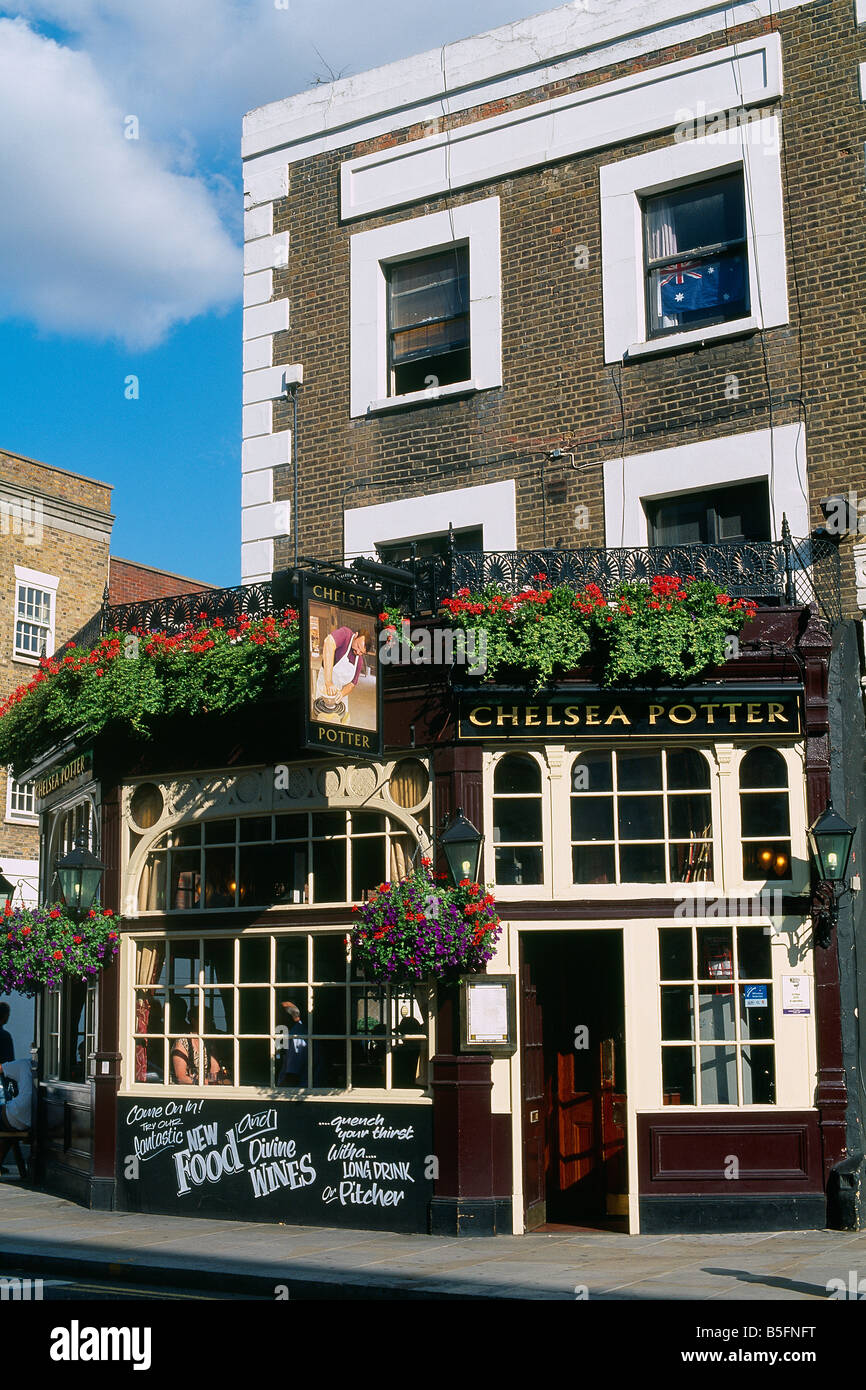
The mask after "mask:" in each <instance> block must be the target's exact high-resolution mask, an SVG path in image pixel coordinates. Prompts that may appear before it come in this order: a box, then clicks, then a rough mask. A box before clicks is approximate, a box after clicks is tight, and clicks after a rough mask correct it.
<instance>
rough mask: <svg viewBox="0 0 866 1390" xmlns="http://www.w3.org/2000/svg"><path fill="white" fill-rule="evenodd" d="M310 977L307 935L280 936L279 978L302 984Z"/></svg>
mask: <svg viewBox="0 0 866 1390" xmlns="http://www.w3.org/2000/svg"><path fill="white" fill-rule="evenodd" d="M308 978H309V976H308V974H307V938H306V936H278V937H277V979H278V980H279V981H285V982H286V983H288V984H295V983H297V984H302V983H305V982H306V981H307V979H308ZM295 1002H296V1003H297V1002H298V1001H297V1000H296V1001H295Z"/></svg>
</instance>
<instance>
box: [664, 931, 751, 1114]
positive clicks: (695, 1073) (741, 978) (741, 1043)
mask: <svg viewBox="0 0 866 1390" xmlns="http://www.w3.org/2000/svg"><path fill="white" fill-rule="evenodd" d="M659 957H660V966H661V1036H662V1100H663V1102H664V1104H665V1105H772V1104H774V1103H775V1100H776V1062H775V1046H774V1042H773V984H772V971H771V966H770V938H769V936H768V934H767V933H766V932H765V931H764V929H763V928H762V927H757V926H748V927H730V926H716V925H712V926H688V927H661V928H659Z"/></svg>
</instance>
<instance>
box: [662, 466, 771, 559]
mask: <svg viewBox="0 0 866 1390" xmlns="http://www.w3.org/2000/svg"><path fill="white" fill-rule="evenodd" d="M644 508H645V511H646V517H647V539H648V541H649V544H650V545H689V544H693V543H694V544H703V545H713V544H715V543H716V542H717V541H768V540H769V539H770V500H769V489H768V486H767V481H766V479H762V480H761V481H759V482H751V483H739V484H737V485H736V486H734V487H718V488H708V489H706V490H704V491H701V492H685V493H679V494H678V495H677V496H675V497H659V498H654V499H652V500H647V501H646V502H645V503H644Z"/></svg>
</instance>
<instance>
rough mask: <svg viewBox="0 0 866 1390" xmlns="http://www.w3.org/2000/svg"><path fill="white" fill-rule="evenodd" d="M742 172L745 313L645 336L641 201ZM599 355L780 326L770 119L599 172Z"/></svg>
mask: <svg viewBox="0 0 866 1390" xmlns="http://www.w3.org/2000/svg"><path fill="white" fill-rule="evenodd" d="M740 170H741V171H742V173H743V183H744V192H745V201H746V246H747V254H748V261H749V300H750V304H751V312H750V314H749V315H748V316H747V317H745V318H739V319H732V320H730V321H729V322H727V323H717V324H711V325H709V326H707V327H704V328H695V329H686V330H682V331H678V332H672V333H669V334H664V335H663V336H661V337H657V338H649V336H648V327H647V313H646V290H645V276H644V232H643V211H642V207H641V199H642V198H645V197H647V196H649V195H650V194H655V193H664V192H666V191H668V190H670V189H674V188H682V187H685V186H687V185H688V184H690V183H701V182H705V181H706V180H707V179H709V178H711V177H712V176H713V175H720V174H726V173H736V172H737V171H740ZM599 177H600V192H601V245H602V284H603V291H604V357H605V361H606V362H621V361H623V359H629V358H635V357H645V356H650V355H653V354H655V353H661V352H667V351H670V350H671V349H674V348H686V347H694V346H696V345H700V344H703V343H705V342H710V341H712V340H714V339H720V338H722V339H724V338H733V337H738V336H741V335H743V334H747V333H754V332H757V331H758V330H760V329H763V328H777V327H779V326H780V325H781V324H786V323H787V322H788V291H787V270H786V260H785V230H784V212H783V201H782V171H781V159H780V145H779V125H778V121H777V119H776V117H775V116H766V117H764V118H763V119H761V120H755V121H750V122H749V124H747V125H731V126H729V127H728V128H726V129H725V130H724V131H722V132H719V133H718V134H713V135H707V136H704V137H702V138H694V139H688V138H686V139H682V140H675V142H674V143H673V144H670V145H665V146H663V147H662V148H661V149H659V150H652V151H651V152H650V153H649V154H642V155H637V156H636V157H635V158H633V159H623V160H620V161H619V162H618V163H616V164H608V165H605V166H603V167H602V169H601V170H600V176H599Z"/></svg>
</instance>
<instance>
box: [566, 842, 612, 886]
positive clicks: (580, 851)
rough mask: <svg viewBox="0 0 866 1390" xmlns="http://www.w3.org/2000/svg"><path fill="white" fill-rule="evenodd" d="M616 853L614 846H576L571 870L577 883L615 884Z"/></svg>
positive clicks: (572, 853) (572, 855) (573, 851)
mask: <svg viewBox="0 0 866 1390" xmlns="http://www.w3.org/2000/svg"><path fill="white" fill-rule="evenodd" d="M615 855H616V851H615V850H614V847H613V845H575V847H574V849H573V850H572V852H571V870H572V877H573V881H574V882H575V883H615V882H616V859H615Z"/></svg>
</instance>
